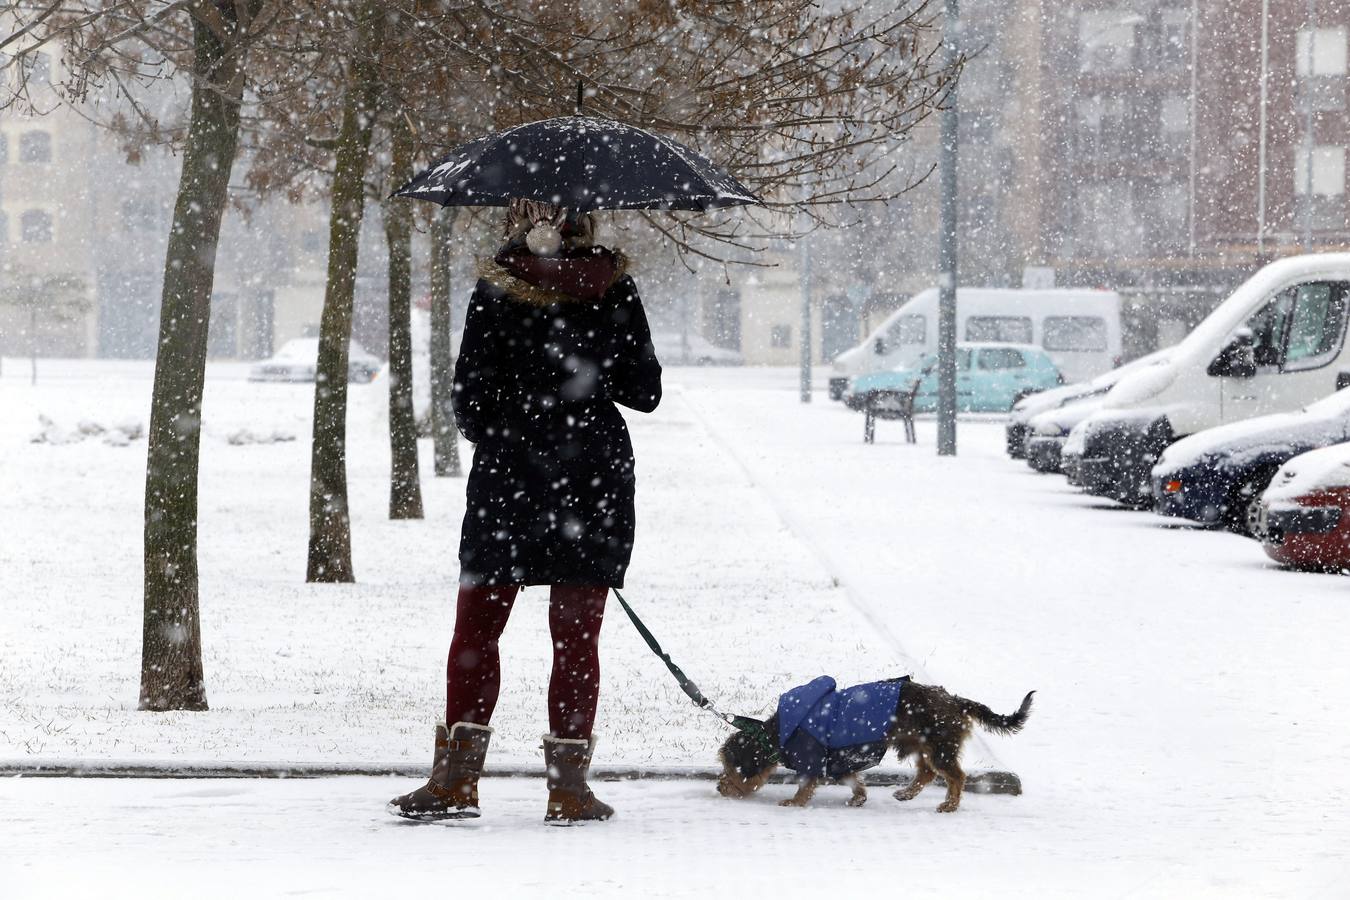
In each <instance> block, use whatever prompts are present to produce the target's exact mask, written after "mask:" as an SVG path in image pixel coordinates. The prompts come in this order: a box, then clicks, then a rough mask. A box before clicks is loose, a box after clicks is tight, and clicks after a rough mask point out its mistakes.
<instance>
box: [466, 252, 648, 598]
mask: <svg viewBox="0 0 1350 900" xmlns="http://www.w3.org/2000/svg"><path fill="white" fill-rule="evenodd" d="M480 275H481V276H482V277H480V279H479V281H478V285H477V287H476V288H475V289H474V293H473V297H472V298H471V299H470V301H469V310H468V314H467V316H466V319H465V323H464V336H463V339H462V341H461V342H460V353H459V360H458V362H457V363H456V365H455V386H454V411H455V421H456V423H457V424H458V425H459V428H460V431H462V432H463V433H464V436H465V437H467V438H468V439H469V440H470V441H473V442H474V443H475V444H477V447H476V448H475V451H474V458H473V470H472V471H471V472H470V474H469V483H468V491H467V492H468V504H467V507H466V509H465V513H464V525H463V528H462V530H461V535H460V544H459V562H460V568H461V575H460V579H461V582H462V583H464V584H473V585H481V584H587V585H609V586H611V587H623V579H624V572H625V571H626V570H627V568H628V561H629V557H630V556H631V554H632V549H633V533H634V528H635V515H634V509H633V490H634V486H635V477H634V476H635V473H634V459H633V445H632V442H631V441H630V439H629V436H628V427H627V425H626V424H625V423H624V420H623V416H622V415H621V414H620V413H619V411H618V409H617V408H616V407H615V405H614V404H615V403H621V404H623V405H624V406H627V407H629V408H631V409H635V410H638V411H640V412H651V411H652V410H654V409H655V408H656V405H657V404H658V403H659V402H660V400H661V364H660V363H659V362H658V361H657V359H656V352H655V350H654V349H653V347H652V342H651V332H650V330H649V329H648V326H647V317H646V314H645V313H644V312H643V309H642V301H641V300H640V299H639V297H638V292H637V287H636V286H635V285H634V284H633V280H632V279H631V278H629V277H627V276H626V275H625V276H621V277H619V278H618V279H617V280H616V281H615V282H614V283H613V285H612V286H611V287H610V288H609V289H608V291H606V293H605V294H604V296H603V297H602V298H600V299H598V300H582V299H575V298H571V297H567V296H565V295H562V294H559V293H556V292H552V291H547V290H544V289H542V288H537V287H534V286H533V285H531V284H529V283H527V282H524V281H521V280H519V279H516V278H513V277H512V276H511V275H510V274H508V273H507V272H506V271H505V270H504V269H502V268H501V267H500V266H498V265H496V264H495V263H485V264H484V266H483V267H482V269H481V270H480Z"/></svg>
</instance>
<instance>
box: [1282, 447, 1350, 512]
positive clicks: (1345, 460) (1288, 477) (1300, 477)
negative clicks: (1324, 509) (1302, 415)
mask: <svg viewBox="0 0 1350 900" xmlns="http://www.w3.org/2000/svg"><path fill="white" fill-rule="evenodd" d="M1347 487H1350V444H1336V445H1335V446H1332V447H1323V448H1321V449H1320V450H1310V451H1308V452H1307V453H1304V454H1302V455H1300V456H1295V457H1294V458H1293V459H1291V460H1289V462H1287V463H1285V464H1284V465H1283V466H1282V467H1281V468H1280V471H1279V472H1277V473H1276V474H1275V477H1274V478H1272V479H1271V481H1270V487H1268V488H1266V492H1265V494H1263V495H1262V499H1264V500H1265V502H1266V503H1269V504H1278V503H1290V504H1292V503H1294V502H1296V501H1297V500H1298V498H1299V497H1303V496H1306V495H1307V494H1311V493H1314V492H1316V491H1327V490H1334V489H1336V488H1347Z"/></svg>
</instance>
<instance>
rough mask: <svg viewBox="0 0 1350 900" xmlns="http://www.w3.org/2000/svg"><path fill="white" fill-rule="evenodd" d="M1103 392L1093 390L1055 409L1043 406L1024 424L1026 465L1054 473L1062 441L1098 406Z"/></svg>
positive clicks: (1059, 463)
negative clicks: (1038, 413)
mask: <svg viewBox="0 0 1350 900" xmlns="http://www.w3.org/2000/svg"><path fill="white" fill-rule="evenodd" d="M1105 394H1106V392H1105V391H1100V392H1094V393H1091V394H1089V395H1087V396H1086V397H1083V398H1081V399H1079V400H1078V401H1076V402H1074V403H1066V404H1065V405H1063V406H1061V407H1059V408H1058V409H1047V410H1046V411H1045V412H1043V413H1041V414H1040V415H1038V416H1033V417H1032V419H1031V421H1030V422H1028V423H1027V430H1028V432H1029V434H1028V436H1027V439H1026V444H1027V451H1026V457H1027V465H1029V466H1031V468H1033V469H1035V470H1036V471H1037V472H1058V471H1060V467H1061V464H1062V463H1061V461H1062V459H1063V455H1064V442H1065V441H1067V440H1068V438H1069V432H1070V431H1072V430H1073V427H1074V426H1075V425H1077V424H1078V423H1079V422H1082V421H1083V420H1084V419H1086V418H1087V417H1088V416H1090V415H1092V414H1093V413H1095V412H1096V411H1097V410H1098V409H1101V405H1102V398H1103V397H1104V396H1105Z"/></svg>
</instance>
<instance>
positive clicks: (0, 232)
mask: <svg viewBox="0 0 1350 900" xmlns="http://www.w3.org/2000/svg"><path fill="white" fill-rule="evenodd" d="M8 243H9V216H7V215H5V211H4V210H0V247H3V246H5V244H8Z"/></svg>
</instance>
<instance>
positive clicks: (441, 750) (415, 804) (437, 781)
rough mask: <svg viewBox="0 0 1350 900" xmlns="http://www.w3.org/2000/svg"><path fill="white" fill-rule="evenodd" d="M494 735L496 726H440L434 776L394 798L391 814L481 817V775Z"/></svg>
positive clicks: (422, 818)
mask: <svg viewBox="0 0 1350 900" xmlns="http://www.w3.org/2000/svg"><path fill="white" fill-rule="evenodd" d="M491 737H492V729H491V728H489V727H487V726H486V725H474V724H473V723H471V722H456V723H455V725H454V727H453V728H451V729H449V730H448V731H447V730H446V727H445V726H444V725H437V726H436V754H435V756H433V757H432V760H431V778H430V779H428V780H427V783H426V784H424V785H422V786H421V787H420V788H418V789H417V790H415V791H413V792H412V793H410V794H404V795H403V796H402V797H395V798H394V799H393V800H390V801H389V805H388V806H386V807H385V809H387V810H388V811H389V812H390V814H391V815H395V816H401V817H402V818H405V819H416V820H418V821H422V822H436V821H440V820H443V819H476V818H478V817H479V816H480V815H481V814H482V813H481V812H480V811H479V809H478V776H479V774H480V773H481V772H482V771H483V760H484V758H486V757H487V748H488V739H489V738H491Z"/></svg>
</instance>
